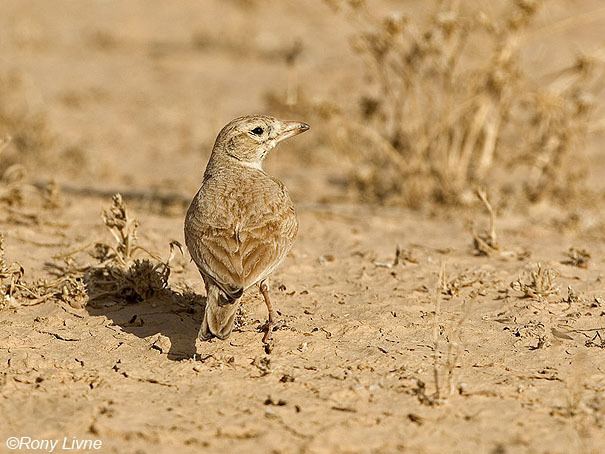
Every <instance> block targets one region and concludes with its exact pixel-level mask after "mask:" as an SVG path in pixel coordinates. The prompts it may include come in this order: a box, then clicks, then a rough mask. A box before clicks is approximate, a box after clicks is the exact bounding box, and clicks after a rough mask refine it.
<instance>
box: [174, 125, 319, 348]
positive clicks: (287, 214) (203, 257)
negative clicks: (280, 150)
mask: <svg viewBox="0 0 605 454" xmlns="http://www.w3.org/2000/svg"><path fill="white" fill-rule="evenodd" d="M308 129H309V125H308V124H307V123H302V122H298V121H283V120H278V119H276V118H274V117H271V116H266V115H247V116H242V117H238V118H236V119H234V120H232V121H230V122H229V123H228V124H227V125H226V126H225V127H223V129H222V130H221V131H220V132H219V134H218V136H217V138H216V141H215V143H214V147H213V149H212V153H211V154H210V158H209V160H208V164H207V165H206V170H205V172H204V176H203V180H202V184H201V187H200V189H199V190H198V192H197V194H196V195H195V196H194V197H193V200H192V201H191V204H190V206H189V209H188V210H187V214H186V217H185V226H184V233H185V244H186V245H187V249H188V250H189V253H190V255H191V258H192V260H193V261H194V262H195V264H196V265H197V267H198V269H199V272H200V274H201V276H202V279H203V281H204V284H205V287H206V306H205V310H204V316H203V320H202V325H201V327H200V330H199V334H198V338H199V339H200V340H209V339H211V338H213V337H217V338H219V339H226V338H227V337H229V335H230V334H231V332H232V330H233V323H234V319H235V315H236V312H237V309H238V308H239V305H240V301H241V298H242V295H243V294H244V292H245V291H246V290H247V289H249V288H250V287H253V286H255V285H258V286H259V290H260V293H261V295H262V296H263V299H264V302H265V304H266V306H267V310H268V322H267V324H266V327H265V334H264V336H263V339H262V341H263V343H265V344H267V343H268V342H269V339H270V337H271V332H272V329H273V327H274V325H275V318H276V315H275V311H274V309H273V306H272V304H271V300H270V297H269V287H268V285H267V278H268V277H269V275H270V274H271V273H272V272H273V271H275V269H276V268H277V267H278V266H279V265H280V263H281V262H282V261H283V260H284V258H285V257H286V255H287V254H288V252H289V251H290V249H291V248H292V246H293V244H294V240H295V238H296V235H297V233H298V219H297V217H296V212H295V209H294V204H293V202H292V200H291V198H290V195H289V193H288V190H287V189H286V187H285V185H284V184H283V183H282V182H281V181H280V180H278V179H277V178H274V177H272V176H270V175H269V174H267V173H266V172H265V171H264V170H263V161H264V159H265V158H266V157H267V154H268V153H269V152H270V151H271V150H272V149H274V148H275V147H276V146H277V145H278V144H279V143H280V142H282V141H284V140H286V139H288V138H290V137H293V136H296V135H298V134H300V133H303V132H305V131H307V130H308Z"/></svg>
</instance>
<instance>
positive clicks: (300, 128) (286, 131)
mask: <svg viewBox="0 0 605 454" xmlns="http://www.w3.org/2000/svg"><path fill="white" fill-rule="evenodd" d="M282 123H283V125H284V127H283V129H282V130H281V132H280V133H279V134H278V135H277V137H276V138H275V141H276V142H277V143H279V142H281V141H282V140H286V139H289V138H290V137H293V136H296V135H298V134H300V133H302V132H305V131H306V130H308V129H309V125H308V124H307V123H301V122H300V121H284V122H282Z"/></svg>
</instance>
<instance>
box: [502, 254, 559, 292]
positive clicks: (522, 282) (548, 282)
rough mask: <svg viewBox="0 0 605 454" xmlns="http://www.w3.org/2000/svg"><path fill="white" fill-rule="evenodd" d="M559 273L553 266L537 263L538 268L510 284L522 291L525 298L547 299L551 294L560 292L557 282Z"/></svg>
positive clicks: (516, 289) (514, 288)
mask: <svg viewBox="0 0 605 454" xmlns="http://www.w3.org/2000/svg"><path fill="white" fill-rule="evenodd" d="M558 276H559V273H558V272H557V271H556V270H554V269H553V268H549V267H547V266H544V265H542V264H541V263H538V264H536V268H535V269H534V270H531V271H530V272H529V273H527V274H526V276H524V278H519V279H517V280H516V281H514V282H512V283H511V284H510V286H511V288H512V289H513V290H515V291H518V292H521V293H522V294H523V297H525V298H533V299H537V300H546V299H548V298H549V297H550V296H553V295H558V294H559V287H558V286H557V284H556V280H557V277H558Z"/></svg>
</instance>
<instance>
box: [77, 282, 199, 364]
mask: <svg viewBox="0 0 605 454" xmlns="http://www.w3.org/2000/svg"><path fill="white" fill-rule="evenodd" d="M97 280H102V282H97ZM110 280H111V273H110V274H109V277H108V275H107V274H106V273H104V274H102V275H99V274H95V273H91V274H89V275H88V276H86V278H85V282H84V284H85V288H86V291H87V293H88V298H89V301H88V303H87V305H86V310H87V312H88V313H89V314H90V315H94V316H101V315H104V316H105V317H107V318H108V319H110V320H112V321H113V323H114V325H116V326H119V327H121V328H122V330H123V331H124V332H126V333H131V334H134V335H135V336H138V337H140V338H142V339H143V338H149V337H150V336H154V335H156V334H161V335H163V336H166V337H167V338H168V339H169V340H170V346H169V347H167V346H164V345H162V344H161V343H158V344H157V345H156V347H155V348H158V349H159V350H160V351H162V353H167V356H168V358H169V359H171V360H173V361H180V360H183V359H188V358H192V357H194V355H195V354H196V345H195V341H196V339H197V335H198V331H199V328H200V324H201V320H202V318H203V314H204V308H205V304H206V297H204V296H201V295H198V294H195V293H194V292H192V291H181V292H179V291H176V290H173V289H171V288H170V287H169V286H168V287H166V288H161V289H156V290H155V291H153V292H150V293H151V295H145V297H143V298H141V297H140V296H139V295H132V293H131V292H123V293H115V292H114V293H111V294H107V295H103V294H99V292H98V291H95V290H94V289H98V288H99V287H100V285H103V286H108V285H110V286H111V284H112V282H111V281H110ZM152 342H153V341H152ZM150 346H151V345H150ZM164 349H168V351H164Z"/></svg>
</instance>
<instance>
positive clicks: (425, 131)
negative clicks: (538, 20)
mask: <svg viewBox="0 0 605 454" xmlns="http://www.w3.org/2000/svg"><path fill="white" fill-rule="evenodd" d="M325 1H326V3H327V4H328V5H329V6H330V7H331V8H332V9H333V10H335V11H337V12H339V13H340V14H344V15H345V16H346V17H347V18H348V19H350V22H351V24H352V25H353V27H354V28H355V30H356V32H355V35H354V36H353V39H352V47H353V50H354V51H355V52H356V54H357V55H359V58H360V59H361V61H362V62H363V66H364V68H365V71H363V73H362V74H360V75H359V78H360V83H359V86H363V87H368V84H367V83H366V81H367V80H370V81H371V83H370V85H369V89H367V90H366V89H362V90H361V91H360V92H357V93H355V92H354V93H353V96H356V100H357V106H358V109H357V110H356V111H351V108H350V107H349V106H334V105H331V104H330V103H329V102H314V103H310V105H305V99H304V98H302V99H301V101H300V106H299V107H300V108H301V109H303V110H304V109H306V110H308V111H315V112H316V113H317V115H319V116H323V117H325V118H328V119H330V120H331V121H332V126H331V128H330V129H329V136H330V138H332V139H333V140H334V143H335V146H336V148H337V149H339V150H341V152H342V154H343V156H346V157H349V158H350V159H351V160H352V162H353V163H354V165H352V166H351V168H352V169H353V170H352V175H351V179H350V181H351V182H352V183H353V185H354V187H355V188H356V190H357V192H358V193H359V194H360V195H361V197H362V198H364V199H366V200H370V201H375V202H381V203H398V204H404V205H408V206H411V207H420V206H422V205H423V203H424V202H426V201H438V202H441V203H446V204H461V203H468V202H470V201H471V200H472V188H473V187H474V186H476V185H485V183H487V182H488V181H489V182H491V183H492V187H491V189H492V190H504V189H506V188H513V190H514V191H517V192H518V193H517V194H514V195H516V196H520V197H521V199H520V200H531V201H537V200H539V199H542V198H544V197H552V198H558V199H563V198H565V197H567V196H569V195H570V193H571V192H572V189H570V187H571V184H572V183H574V182H578V179H579V178H581V175H579V174H578V171H577V167H576V166H575V165H574V162H576V161H577V156H578V155H577V154H576V153H574V152H575V151H576V150H578V149H579V147H580V146H581V145H582V142H583V140H584V139H585V137H586V136H587V134H588V130H589V127H590V124H591V119H592V117H593V114H594V111H595V103H594V99H595V96H594V95H595V93H597V92H598V91H599V90H600V89H601V88H602V86H603V82H604V81H605V78H603V77H602V76H603V65H602V64H601V62H599V61H597V60H596V59H592V58H589V57H586V56H581V57H579V58H578V60H577V61H576V62H575V63H574V64H572V65H571V66H570V67H569V68H565V69H562V70H561V71H558V72H556V73H554V74H550V75H548V76H547V77H546V78H547V79H548V80H533V79H532V78H531V77H530V76H529V75H528V74H527V73H526V72H525V71H524V70H523V69H522V65H521V58H520V51H521V49H522V46H523V44H524V40H523V38H524V35H525V34H526V33H527V32H529V31H531V30H532V23H533V19H534V18H535V16H536V15H537V13H538V11H539V9H540V6H541V4H542V2H541V1H538V0H515V1H507V2H506V8H504V9H503V10H502V11H498V14H494V16H495V17H490V16H488V15H487V14H485V13H484V12H482V11H481V10H479V9H478V7H477V6H469V4H468V2H453V1H433V2H430V4H431V5H430V7H432V8H431V9H432V11H434V12H433V13H431V14H430V16H429V17H428V19H426V20H425V21H423V20H421V19H419V20H416V19H414V18H412V17H408V16H405V15H402V14H391V15H388V16H386V17H377V16H376V15H375V14H373V9H372V8H371V7H370V3H369V2H365V1H362V0H359V1H351V0H325ZM427 9H429V6H427ZM272 101H273V102H274V101H275V97H273V98H272ZM494 176H497V177H498V180H497V182H494V179H493V177H494ZM513 182H514V183H515V184H513ZM516 188H519V189H516Z"/></svg>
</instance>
